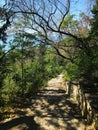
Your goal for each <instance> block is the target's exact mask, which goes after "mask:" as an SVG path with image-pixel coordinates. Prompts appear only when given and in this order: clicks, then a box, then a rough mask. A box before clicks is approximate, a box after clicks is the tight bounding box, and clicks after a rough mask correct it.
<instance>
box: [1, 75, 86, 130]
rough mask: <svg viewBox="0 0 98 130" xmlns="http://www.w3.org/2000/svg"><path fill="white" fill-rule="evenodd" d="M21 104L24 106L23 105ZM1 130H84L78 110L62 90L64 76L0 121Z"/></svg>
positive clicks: (51, 81)
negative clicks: (10, 115)
mask: <svg viewBox="0 0 98 130" xmlns="http://www.w3.org/2000/svg"><path fill="white" fill-rule="evenodd" d="M23 104H24V102H23ZM0 130H86V128H85V123H84V121H83V119H82V116H81V114H80V109H79V106H78V105H77V104H76V103H75V102H73V101H72V99H70V98H69V97H68V95H67V94H66V91H65V89H64V79H63V75H59V76H58V77H56V78H54V79H51V80H50V81H49V82H48V87H47V88H46V89H44V90H43V91H41V92H39V93H38V94H37V95H36V97H35V98H31V99H28V101H27V104H26V103H25V105H22V106H21V107H20V108H17V110H16V112H14V114H13V116H12V117H10V118H8V119H6V120H4V121H1V123H0Z"/></svg>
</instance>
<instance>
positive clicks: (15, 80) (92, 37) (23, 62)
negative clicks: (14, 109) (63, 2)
mask: <svg viewBox="0 0 98 130" xmlns="http://www.w3.org/2000/svg"><path fill="white" fill-rule="evenodd" d="M11 2H12V3H13V1H11ZM12 3H10V4H12ZM17 3H18V2H17ZM10 4H9V5H10ZM42 4H43V3H42ZM12 5H14V3H13V4H12ZM15 5H16V3H15ZM15 5H14V7H12V8H10V7H9V8H6V5H5V6H4V9H2V8H0V10H1V13H0V19H1V20H2V19H3V20H5V21H6V22H5V24H4V25H3V26H2V27H1V28H0V39H1V40H2V41H3V44H1V45H0V107H5V106H10V105H11V104H12V103H13V102H15V101H16V100H17V97H24V98H25V97H30V96H33V95H35V94H36V92H37V91H39V90H41V89H43V88H44V87H45V86H47V81H48V80H49V79H51V78H53V77H55V76H57V75H58V74H60V73H64V76H65V78H66V80H69V81H73V80H75V81H78V82H79V81H84V80H86V81H88V82H89V81H91V82H92V83H94V84H95V83H98V0H96V3H95V4H94V6H93V9H92V10H91V12H92V14H93V17H92V18H90V17H89V16H86V15H85V14H84V13H81V14H80V18H81V19H78V20H77V19H75V15H70V14H69V13H68V12H69V8H68V10H66V12H67V13H65V14H66V17H63V20H62V21H61V22H60V25H59V29H58V30H56V29H55V28H52V26H50V23H51V22H53V23H54V21H53V20H54V19H52V13H54V14H55V11H54V12H52V13H51V14H50V15H49V16H47V17H48V18H46V20H47V19H48V20H47V21H48V22H50V23H48V22H47V21H46V20H45V17H44V13H43V15H41V16H39V13H42V12H40V11H39V10H40V8H39V10H37V8H35V10H36V13H35V12H34V13H33V15H32V14H31V13H30V12H29V11H28V9H29V8H23V9H22V10H18V9H16V10H14V8H15ZM18 6H19V5H18ZM18 6H17V7H18ZM51 6H52V5H51ZM67 6H68V5H67ZM17 7H16V8H17ZM55 7H56V8H57V5H56V6H55ZM5 8H6V9H5ZM21 8H22V7H21ZM7 9H8V11H7ZM11 9H13V10H11ZM19 9H20V8H19ZM24 9H26V10H24ZM57 9H58V8H57ZM26 11H27V12H26ZM30 11H31V10H30ZM37 11H39V12H38V13H37ZM44 11H45V8H44ZM2 12H3V15H2ZM13 12H14V13H13ZM18 12H19V13H20V12H21V13H22V14H21V15H18V16H17V17H18V22H17V19H16V21H14V23H13V24H14V27H16V28H20V29H23V28H24V27H26V29H27V28H29V27H31V21H32V23H33V22H34V23H33V24H34V25H35V26H34V27H33V25H32V27H31V28H32V29H34V30H36V31H37V33H28V32H27V31H24V30H23V31H21V32H19V30H18V29H17V30H18V32H17V33H15V34H14V38H13V39H12V40H10V41H9V42H8V41H7V40H6V39H7V36H6V32H5V31H6V30H7V28H8V27H9V26H10V24H9V22H10V20H9V19H10V18H11V17H12V16H13V15H16V14H17V13H18ZM31 12H32V11H31ZM46 13H47V12H46ZM65 14H64V16H65ZM34 15H35V16H34ZM46 15H47V14H45V16H46ZM19 16H20V17H19ZM13 17H15V16H13ZM53 17H54V15H53ZM21 18H22V20H21ZM28 19H29V20H28ZM36 19H37V20H38V19H39V22H40V23H38V21H37V20H36ZM50 19H51V21H49V20H50ZM26 20H27V21H26ZM53 23H52V25H53ZM54 25H55V23H54ZM38 26H39V27H40V28H38ZM46 26H47V27H46ZM35 27H36V28H35ZM37 29H38V30H37ZM41 29H42V31H41ZM60 29H61V30H60ZM43 31H44V33H43ZM48 31H50V32H49V34H48ZM52 32H54V33H56V32H57V33H59V36H58V34H55V36H54V37H51V36H50V33H52ZM61 34H63V36H62V35H61ZM65 35H66V36H65ZM55 37H56V38H55ZM49 38H50V39H49ZM54 39H56V40H54ZM5 46H7V47H6V49H5Z"/></svg>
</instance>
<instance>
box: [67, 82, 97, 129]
mask: <svg viewBox="0 0 98 130" xmlns="http://www.w3.org/2000/svg"><path fill="white" fill-rule="evenodd" d="M84 86H85V85H84ZM65 89H66V94H67V95H68V96H69V97H70V98H71V99H72V100H74V101H75V102H77V103H78V105H79V106H80V110H81V115H82V116H83V118H84V120H85V122H86V124H87V130H98V126H97V125H98V119H97V117H98V113H97V112H96V110H95V108H94V107H93V106H94V101H93V99H94V96H92V95H93V94H92V90H91V89H89V90H88V87H85V88H84V87H83V85H80V84H75V83H69V82H65ZM93 90H94V88H93ZM90 91H91V92H90ZM94 94H95V93H94ZM96 95H97V98H98V93H97V94H96ZM96 101H97V102H98V100H97V99H96ZM95 103H96V102H95ZM95 105H96V104H95ZM96 106H97V105H96ZM96 109H97V110H98V108H96Z"/></svg>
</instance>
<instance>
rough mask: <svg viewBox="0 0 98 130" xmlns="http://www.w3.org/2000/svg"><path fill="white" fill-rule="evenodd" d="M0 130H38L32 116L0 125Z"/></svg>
mask: <svg viewBox="0 0 98 130" xmlns="http://www.w3.org/2000/svg"><path fill="white" fill-rule="evenodd" d="M0 130H39V126H38V124H36V123H35V121H34V117H33V116H23V117H19V118H15V119H12V120H10V121H8V122H6V123H3V124H0Z"/></svg>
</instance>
